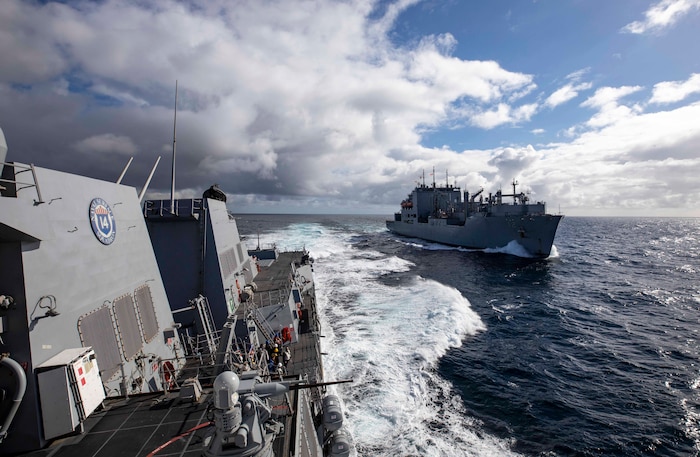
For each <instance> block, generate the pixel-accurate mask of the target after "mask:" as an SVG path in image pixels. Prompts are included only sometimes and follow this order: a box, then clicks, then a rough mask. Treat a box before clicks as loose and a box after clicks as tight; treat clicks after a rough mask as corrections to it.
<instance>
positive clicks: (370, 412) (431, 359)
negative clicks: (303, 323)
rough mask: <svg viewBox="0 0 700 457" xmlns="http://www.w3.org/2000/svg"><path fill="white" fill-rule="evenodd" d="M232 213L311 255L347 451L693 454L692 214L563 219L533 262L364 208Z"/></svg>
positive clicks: (699, 264) (247, 226) (264, 238)
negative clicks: (402, 229) (462, 243)
mask: <svg viewBox="0 0 700 457" xmlns="http://www.w3.org/2000/svg"><path fill="white" fill-rule="evenodd" d="M237 221H238V226H239V230H240V231H241V233H242V234H244V235H246V234H247V235H249V237H250V238H249V239H250V241H249V244H250V245H251V246H254V245H255V244H256V242H257V237H258V235H259V238H260V241H261V243H267V242H272V241H276V242H277V244H278V246H279V247H282V248H290V249H291V248H299V247H302V246H305V247H306V248H307V249H309V250H310V251H311V253H312V256H313V257H314V258H315V259H316V263H315V273H316V279H317V284H318V287H317V293H318V298H319V305H320V307H321V313H322V320H323V325H324V331H325V335H326V338H324V340H323V344H324V351H325V352H327V353H328V354H329V355H328V356H326V358H325V359H324V362H325V368H326V377H327V378H330V379H334V378H353V379H354V380H355V382H354V383H353V384H352V385H342V386H338V393H339V394H340V395H341V396H342V398H343V400H344V406H345V410H346V415H347V422H348V427H349V429H350V430H351V432H352V433H353V436H354V439H355V442H356V446H357V453H358V455H362V456H398V455H402V456H409V455H429V456H501V455H527V456H531V455H532V456H534V455H537V456H540V455H542V456H579V455H580V456H607V455H613V456H636V455H638V456H641V455H674V456H675V455H678V456H687V455H698V454H700V453H699V449H700V391H699V390H698V388H699V387H700V365H699V363H700V342H699V341H698V329H699V328H700V311H699V308H700V282H699V281H698V279H699V272H700V235H699V234H698V230H699V229H700V220H698V219H631V218H624V219H623V218H620V219H616V218H564V219H563V221H562V223H561V225H560V229H559V232H558V233H557V237H556V239H555V249H554V251H553V255H552V256H551V257H550V258H549V259H546V260H532V259H523V258H521V257H517V256H515V255H509V254H506V253H497V252H490V253H485V252H479V251H466V250H462V249H456V248H448V247H445V246H440V245H436V244H430V243H426V242H422V241H419V240H415V239H406V238H401V237H397V236H395V235H392V234H390V233H389V232H387V231H386V229H385V228H384V218H383V217H378V216H270V215H264V216H261V215H242V216H239V217H237Z"/></svg>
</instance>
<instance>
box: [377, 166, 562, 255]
mask: <svg viewBox="0 0 700 457" xmlns="http://www.w3.org/2000/svg"><path fill="white" fill-rule="evenodd" d="M517 184H518V183H517V181H515V180H513V182H512V186H513V193H512V194H504V193H503V192H502V191H500V190H499V191H497V192H496V193H495V194H491V193H489V195H488V197H486V198H484V196H483V195H482V193H483V189H481V190H479V191H478V192H476V193H474V194H472V195H470V194H469V192H467V191H465V192H464V195H462V191H461V189H460V188H459V187H456V186H452V185H449V183H447V182H446V183H445V185H444V186H442V187H441V186H438V185H436V183H435V181H433V183H432V186H431V185H426V184H425V176H424V177H423V179H422V183H420V184H419V185H418V186H416V188H415V189H413V192H411V193H410V194H409V195H408V198H406V199H405V200H403V201H402V202H401V211H399V212H397V213H395V214H394V220H390V221H386V227H387V228H388V229H389V230H390V231H391V232H393V233H396V234H398V235H403V236H407V237H413V238H420V239H423V240H427V241H434V242H436V243H441V244H446V245H450V246H460V247H464V248H468V249H499V248H505V247H507V246H509V247H512V243H517V244H518V245H519V246H520V247H521V248H522V249H524V250H525V252H526V254H527V255H528V256H530V257H535V258H544V257H548V256H549V255H550V253H551V250H552V244H553V242H554V236H555V235H556V232H557V227H558V226H559V221H560V220H561V218H562V217H563V216H561V215H553V214H547V212H546V210H545V203H544V202H536V203H530V199H529V197H528V196H527V195H525V194H524V193H523V192H520V193H518V192H516V186H517ZM462 196H464V199H462ZM477 198H478V200H477ZM508 198H512V199H513V200H512V203H511V202H509V201H508Z"/></svg>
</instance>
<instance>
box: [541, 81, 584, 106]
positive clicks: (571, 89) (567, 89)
mask: <svg viewBox="0 0 700 457" xmlns="http://www.w3.org/2000/svg"><path fill="white" fill-rule="evenodd" d="M591 87H593V85H592V84H591V83H583V84H566V85H565V86H563V87H560V88H559V89H557V90H556V91H554V92H553V93H552V94H551V95H550V96H549V97H547V99H546V100H545V101H544V104H545V105H546V106H548V107H550V108H555V107H557V106H559V105H561V104H562V103H566V102H568V101H569V100H571V99H573V98H576V97H578V94H579V92H580V91H582V90H588V89H590V88H591Z"/></svg>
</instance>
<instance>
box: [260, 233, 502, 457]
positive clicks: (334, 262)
mask: <svg viewBox="0 0 700 457" xmlns="http://www.w3.org/2000/svg"><path fill="white" fill-rule="evenodd" d="M351 235H352V234H348V233H347V232H333V231H330V230H328V229H327V228H325V227H323V226H320V225H314V224H298V225H294V226H290V229H289V231H285V232H284V233H276V234H270V238H272V237H278V239H283V240H287V244H291V245H292V246H301V245H305V246H306V248H307V249H309V250H310V252H311V255H312V256H313V257H314V258H315V259H316V262H315V267H314V270H315V278H316V285H317V291H316V292H317V298H318V304H319V308H320V314H321V316H320V318H321V323H322V327H323V332H324V336H325V338H323V339H322V345H323V352H325V353H327V354H328V355H326V356H324V369H325V372H326V373H325V374H326V378H328V379H347V378H352V379H353V380H354V382H353V383H352V384H343V385H338V386H335V387H336V391H337V392H338V394H339V395H340V398H341V399H342V401H343V403H344V407H345V412H346V416H347V419H348V420H347V427H348V429H349V430H350V432H351V433H352V435H353V437H354V441H355V444H356V446H357V449H358V453H359V454H360V455H372V456H392V457H393V456H397V455H427V456H465V455H474V456H476V455H479V456H483V455H494V456H495V455H499V456H501V455H512V453H511V452H510V451H509V444H510V443H508V442H507V441H503V440H498V439H496V438H493V437H489V436H488V435H486V434H485V433H484V432H483V430H482V429H481V427H480V425H479V424H478V423H477V421H475V420H473V419H471V418H469V417H468V415H467V413H466V411H465V408H464V405H463V404H462V402H461V399H460V398H459V395H458V394H457V393H456V392H454V390H453V388H452V385H451V384H450V383H449V382H448V381H446V380H445V379H443V378H441V377H440V376H439V374H438V373H437V371H436V366H437V363H438V361H439V359H440V358H441V357H442V356H443V355H445V353H446V352H447V351H448V350H449V349H450V348H453V347H458V346H460V345H461V344H462V341H463V340H464V339H465V338H466V337H468V336H469V335H474V334H476V333H477V332H480V331H484V330H485V326H484V324H483V322H482V321H481V319H480V318H479V316H478V315H477V314H476V313H475V312H474V311H473V310H472V309H471V306H470V303H469V301H468V300H467V299H466V298H464V297H463V296H462V295H461V294H460V293H459V291H457V290H456V289H454V288H452V287H448V286H445V285H443V284H440V283H438V282H435V281H432V280H427V279H424V278H421V277H418V276H413V277H411V276H399V275H396V273H401V272H408V271H410V267H411V263H410V262H407V261H405V260H403V259H400V258H398V257H387V256H385V255H384V254H381V253H378V252H372V251H367V250H363V251H357V250H355V249H353V247H352V245H351V244H350V242H349V237H350V236H351ZM387 274H390V275H391V274H393V275H394V276H389V278H391V277H395V278H396V279H395V280H396V281H397V283H396V284H395V285H394V284H392V283H391V279H387V278H383V276H384V275H387ZM380 278H383V279H382V280H379V279H380Z"/></svg>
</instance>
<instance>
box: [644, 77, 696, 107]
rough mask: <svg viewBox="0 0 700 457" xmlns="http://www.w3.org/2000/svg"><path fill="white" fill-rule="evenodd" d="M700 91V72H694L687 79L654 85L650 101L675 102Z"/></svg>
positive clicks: (659, 102) (660, 102) (658, 102)
mask: <svg viewBox="0 0 700 457" xmlns="http://www.w3.org/2000/svg"><path fill="white" fill-rule="evenodd" d="M698 92H700V73H693V74H692V75H690V78H688V80H687V81H664V82H660V83H657V84H655V85H654V91H653V93H652V96H651V100H649V103H657V104H664V103H675V102H679V101H681V100H683V99H685V98H686V97H688V96H689V95H691V94H694V93H698Z"/></svg>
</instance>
